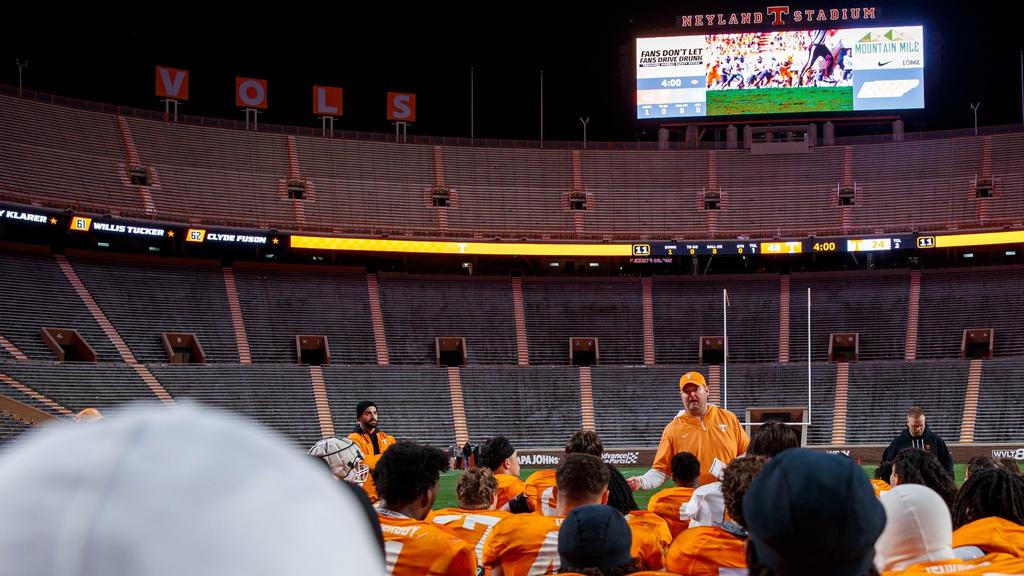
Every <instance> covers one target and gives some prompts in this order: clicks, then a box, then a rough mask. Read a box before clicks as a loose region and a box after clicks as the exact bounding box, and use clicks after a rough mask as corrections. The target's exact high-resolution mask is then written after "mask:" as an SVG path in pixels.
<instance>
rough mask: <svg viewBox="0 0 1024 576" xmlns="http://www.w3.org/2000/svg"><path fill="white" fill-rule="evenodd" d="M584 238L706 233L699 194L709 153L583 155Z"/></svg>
mask: <svg viewBox="0 0 1024 576" xmlns="http://www.w3.org/2000/svg"><path fill="white" fill-rule="evenodd" d="M580 156H581V158H580V168H581V174H582V179H583V191H584V192H586V193H587V194H588V195H589V197H590V201H588V203H587V210H586V211H585V213H584V215H583V218H584V230H585V232H586V233H588V234H597V235H602V236H603V235H611V236H614V237H620V238H621V237H627V236H629V235H634V236H635V237H637V238H695V237H700V236H702V235H703V234H704V233H705V227H704V225H705V216H704V214H703V213H702V212H701V210H702V209H703V193H704V190H705V188H706V187H707V184H708V168H707V161H708V160H707V153H703V152H682V153H680V152H638V151H625V150H624V151H614V152H613V151H596V150H595V151H591V150H588V151H586V152H583V153H582V154H581V155H580Z"/></svg>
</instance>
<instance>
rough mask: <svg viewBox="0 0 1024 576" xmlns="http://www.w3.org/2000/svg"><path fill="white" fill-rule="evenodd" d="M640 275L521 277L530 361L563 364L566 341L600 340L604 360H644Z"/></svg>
mask: <svg viewBox="0 0 1024 576" xmlns="http://www.w3.org/2000/svg"><path fill="white" fill-rule="evenodd" d="M641 298H642V297H641V286H640V281H639V279H638V278H599V279H598V278H594V279H587V278H581V279H563V278H556V279H547V278H524V279H523V308H524V311H525V313H526V333H527V337H528V339H529V343H530V364H541V365H545V364H556V365H564V364H567V363H568V359H569V339H570V338H576V337H588V338H597V339H598V348H599V352H600V362H601V363H602V364H604V363H607V364H641V363H643V320H642V312H641Z"/></svg>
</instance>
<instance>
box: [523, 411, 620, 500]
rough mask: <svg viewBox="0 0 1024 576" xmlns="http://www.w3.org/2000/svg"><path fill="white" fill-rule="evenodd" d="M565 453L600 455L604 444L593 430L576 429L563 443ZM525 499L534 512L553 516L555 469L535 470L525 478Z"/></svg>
mask: <svg viewBox="0 0 1024 576" xmlns="http://www.w3.org/2000/svg"><path fill="white" fill-rule="evenodd" d="M565 453H566V454H590V455H591V456H596V457H598V458H600V457H601V454H603V453H604V445H602V444H601V437H600V436H598V435H597V432H594V431H593V430H577V431H576V432H574V433H573V435H572V436H571V437H569V441H568V442H566V443H565ZM525 492H526V499H527V501H528V502H529V504H530V509H531V510H533V511H534V513H536V514H543V515H545V516H554V515H555V509H556V507H557V506H558V501H557V499H556V498H555V469H554V468H548V469H544V470H537V471H536V472H534V473H533V474H530V477H529V478H527V479H526V488H525Z"/></svg>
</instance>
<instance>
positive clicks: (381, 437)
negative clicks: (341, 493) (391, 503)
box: [346, 431, 395, 504]
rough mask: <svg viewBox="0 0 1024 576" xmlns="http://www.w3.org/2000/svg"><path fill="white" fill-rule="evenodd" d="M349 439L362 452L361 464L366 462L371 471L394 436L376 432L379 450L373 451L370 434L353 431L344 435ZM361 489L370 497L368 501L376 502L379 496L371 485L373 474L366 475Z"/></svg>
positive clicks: (393, 441) (390, 444)
mask: <svg viewBox="0 0 1024 576" xmlns="http://www.w3.org/2000/svg"><path fill="white" fill-rule="evenodd" d="M346 438H348V439H349V440H351V441H353V442H355V444H356V446H358V447H359V451H360V452H362V453H363V464H366V466H367V467H369V468H370V471H371V472H373V469H374V468H375V467H376V466H377V461H378V460H380V457H381V455H382V454H384V452H385V451H386V450H387V449H388V448H390V447H391V446H392V445H393V444H394V443H395V437H394V436H391V435H390V434H385V433H383V432H377V447H378V448H379V449H380V451H379V452H377V453H374V450H373V441H372V440H371V439H370V435H369V434H366V433H363V432H355V431H353V432H352V433H351V434H349V435H348V436H346ZM363 490H365V491H366V495H367V496H369V497H370V502H373V503H374V504H376V503H377V502H378V501H379V500H380V498H379V497H378V496H377V489H376V488H375V487H374V486H373V476H372V475H371V476H367V477H366V482H364V483H363Z"/></svg>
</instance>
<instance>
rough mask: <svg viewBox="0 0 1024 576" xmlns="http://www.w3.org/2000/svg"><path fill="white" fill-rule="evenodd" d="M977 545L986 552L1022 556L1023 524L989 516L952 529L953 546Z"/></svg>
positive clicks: (1023, 543) (1023, 548)
mask: <svg viewBox="0 0 1024 576" xmlns="http://www.w3.org/2000/svg"><path fill="white" fill-rule="evenodd" d="M961 546H977V547H978V548H981V550H982V551H983V552H984V553H986V554H991V553H993V552H1001V553H1003V554H1010V555H1011V556H1016V557H1018V558H1024V526H1021V525H1020V524H1015V523H1013V522H1010V521H1009V520H1005V519H1003V518H999V517H997V516H991V517H989V518H982V519H981V520H975V521H974V522H971V523H970V524H965V525H964V526H961V527H960V528H959V529H958V530H954V531H953V547H954V548H959V547H961Z"/></svg>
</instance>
